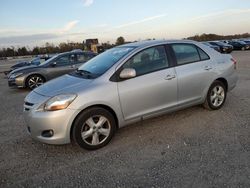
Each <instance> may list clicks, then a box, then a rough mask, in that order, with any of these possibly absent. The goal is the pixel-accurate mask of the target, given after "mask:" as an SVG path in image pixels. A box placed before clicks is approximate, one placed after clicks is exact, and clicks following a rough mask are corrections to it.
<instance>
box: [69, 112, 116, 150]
mask: <svg viewBox="0 0 250 188" xmlns="http://www.w3.org/2000/svg"><path fill="white" fill-rule="evenodd" d="M98 124H99V125H98ZM115 130H116V122H115V119H114V117H113V115H112V114H111V113H110V112H109V111H107V110H105V109H103V108H99V107H93V108H89V109H87V110H85V111H83V112H82V113H81V114H80V115H78V116H77V118H76V119H75V121H74V124H73V130H72V135H71V136H72V138H73V141H74V142H75V143H76V144H78V145H79V146H80V147H82V148H84V149H87V150H96V149H99V148H102V147H104V146H105V145H107V144H108V143H109V142H110V140H111V139H112V137H113V136H114V134H115Z"/></svg>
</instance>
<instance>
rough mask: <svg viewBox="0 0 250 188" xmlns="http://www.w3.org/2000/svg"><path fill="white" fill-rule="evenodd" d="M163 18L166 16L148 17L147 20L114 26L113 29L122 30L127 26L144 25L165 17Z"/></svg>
mask: <svg viewBox="0 0 250 188" xmlns="http://www.w3.org/2000/svg"><path fill="white" fill-rule="evenodd" d="M165 16H166V14H160V15H156V16H151V17H148V18H144V19H142V20H137V21H132V22H129V23H125V24H122V25H118V26H115V27H114V28H115V29H120V28H123V27H128V26H131V25H136V24H141V23H144V22H148V21H152V20H156V19H159V18H162V17H165Z"/></svg>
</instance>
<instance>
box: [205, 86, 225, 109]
mask: <svg viewBox="0 0 250 188" xmlns="http://www.w3.org/2000/svg"><path fill="white" fill-rule="evenodd" d="M216 86H221V87H222V88H223V89H224V93H225V94H224V95H225V97H224V100H223V103H222V104H221V105H220V106H214V105H213V104H212V101H211V99H210V98H211V97H210V96H211V92H212V90H213V89H214V88H215V87H216ZM226 98H227V90H226V87H225V85H224V84H223V83H222V82H220V81H215V82H214V83H213V84H212V85H211V86H210V88H209V90H208V93H207V104H208V106H209V108H210V109H212V110H218V109H220V108H221V107H222V106H223V105H224V103H225V101H226Z"/></svg>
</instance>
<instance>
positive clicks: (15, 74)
mask: <svg viewBox="0 0 250 188" xmlns="http://www.w3.org/2000/svg"><path fill="white" fill-rule="evenodd" d="M21 75H23V73H22V72H19V73H13V74H11V75H10V78H11V79H14V78H16V77H18V76H21Z"/></svg>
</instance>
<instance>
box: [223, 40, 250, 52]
mask: <svg viewBox="0 0 250 188" xmlns="http://www.w3.org/2000/svg"><path fill="white" fill-rule="evenodd" d="M228 44H230V45H232V46H233V48H234V50H249V49H250V46H249V45H248V44H246V43H245V42H243V41H229V42H228Z"/></svg>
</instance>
